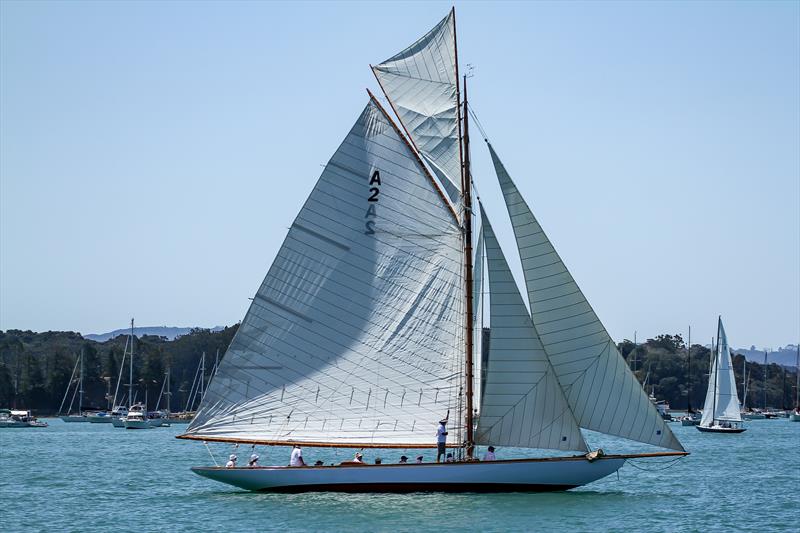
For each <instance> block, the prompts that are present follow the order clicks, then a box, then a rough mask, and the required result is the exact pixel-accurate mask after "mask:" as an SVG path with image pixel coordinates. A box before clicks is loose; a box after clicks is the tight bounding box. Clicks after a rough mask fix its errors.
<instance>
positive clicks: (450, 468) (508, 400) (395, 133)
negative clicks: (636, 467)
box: [179, 10, 686, 492]
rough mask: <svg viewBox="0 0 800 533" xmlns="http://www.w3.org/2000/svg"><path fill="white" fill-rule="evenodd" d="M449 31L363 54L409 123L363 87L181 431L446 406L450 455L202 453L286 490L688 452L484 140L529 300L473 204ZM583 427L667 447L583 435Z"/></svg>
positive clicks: (341, 425)
mask: <svg viewBox="0 0 800 533" xmlns="http://www.w3.org/2000/svg"><path fill="white" fill-rule="evenodd" d="M455 36H456V26H455V11H454V10H453V11H451V12H450V13H449V14H448V16H447V17H445V18H444V19H443V20H442V21H441V22H440V23H439V24H437V25H436V26H435V27H434V28H433V29H432V30H431V31H430V32H428V33H427V34H426V35H425V36H423V37H422V38H421V39H419V40H418V41H417V42H415V43H414V44H413V45H411V46H410V47H408V48H407V49H405V50H403V51H402V52H400V53H398V54H396V55H395V56H393V57H391V58H390V59H388V60H386V61H384V62H382V63H380V64H378V65H376V66H374V67H372V69H373V72H374V74H375V76H376V78H377V80H378V82H379V84H380V86H381V88H382V89H383V91H384V94H385V95H386V98H387V99H388V101H389V103H390V105H391V107H392V109H393V110H394V112H395V114H396V115H397V117H398V118H399V119H400V123H401V124H402V127H403V129H404V131H405V134H404V133H403V132H402V131H401V130H400V128H399V127H398V126H397V125H395V123H394V121H393V119H392V118H391V117H390V115H389V114H388V113H387V111H386V110H385V109H384V108H383V107H382V106H381V104H380V103H379V102H378V100H377V99H376V98H375V97H374V96H373V95H372V93H369V97H370V100H369V102H368V104H367V106H366V108H365V109H364V110H363V111H362V113H361V115H360V116H359V118H358V120H357V121H356V123H355V125H354V126H353V127H352V129H351V130H350V132H349V134H348V135H347V136H346V138H345V139H344V141H343V142H342V144H341V145H340V147H339V148H338V150H337V151H336V152H335V153H334V155H333V157H332V158H331V159H330V161H329V162H328V164H327V165H326V166H325V169H324V170H323V172H322V175H321V176H320V178H319V180H318V182H317V184H316V186H315V187H314V189H313V191H312V192H311V194H310V196H309V197H308V199H307V200H306V203H305V204H304V206H303V208H302V209H301V211H300V213H299V214H298V215H297V218H296V219H295V221H294V223H293V224H292V225H291V227H290V229H289V232H288V234H287V236H286V239H285V240H284V242H283V245H282V246H281V248H280V250H279V252H278V254H277V257H276V258H275V261H274V262H273V264H272V266H271V267H270V269H269V272H268V273H267V275H266V278H265V279H264V281H263V283H262V284H261V286H260V288H259V289H258V291H257V292H256V294H255V296H254V298H253V301H252V304H251V306H250V308H249V310H248V311H247V314H246V315H245V317H244V319H243V320H242V323H241V325H240V327H239V329H238V331H237V333H236V336H235V337H234V339H233V340H232V342H231V345H230V347H229V348H228V351H227V353H226V354H225V356H224V358H223V359H222V361H221V362H220V364H219V368H218V370H217V372H216V374H215V376H214V378H213V380H212V381H211V383H210V385H209V387H208V390H207V392H206V394H205V397H204V398H203V400H202V403H201V405H200V408H199V409H198V412H197V414H196V416H195V418H194V420H193V421H192V423H191V425H190V426H189V427H188V428H187V430H186V433H185V434H183V435H180V436H179V438H183V439H194V440H201V441H216V442H232V443H247V444H251V445H256V444H260V445H302V446H307V447H312V446H318V447H340V448H348V447H349V448H428V447H435V446H436V443H435V442H434V440H435V439H434V437H433V435H435V427H436V421H438V420H439V419H441V418H442V417H444V416H445V414H446V413H449V412H450V411H452V412H454V413H458V415H459V416H457V417H455V418H456V420H454V421H452V422H451V425H450V426H449V429H448V431H449V434H450V435H451V442H449V444H448V445H449V446H450V447H452V448H454V449H455V455H456V461H455V462H452V463H441V464H395V465H386V464H382V465H364V464H341V465H338V466H318V467H284V466H280V467H257V468H249V467H234V468H221V467H196V468H193V470H194V471H195V472H196V473H198V474H200V475H202V476H205V477H209V478H211V479H215V480H218V481H221V482H224V483H229V484H231V485H235V486H238V487H241V488H245V489H249V490H270V491H287V492H297V491H309V490H337V491H356V492H361V491H397V492H408V491H415V490H441V491H463V490H470V491H472V490H478V491H508V490H528V491H534V490H563V489H568V488H572V487H577V486H580V485H584V484H586V483H590V482H592V481H594V480H597V479H599V478H601V477H604V476H606V475H608V474H611V473H613V472H615V471H616V470H618V469H619V468H620V467H622V465H623V464H624V463H625V461H626V459H628V458H631V457H650V456H681V455H686V452H685V451H684V449H683V447H682V446H681V444H680V443H679V442H678V440H677V439H676V438H675V436H674V435H673V434H672V432H671V431H670V430H669V428H668V427H667V425H666V424H665V422H664V421H663V420H662V419H661V417H660V416H659V414H658V412H657V411H656V409H655V408H654V407H653V405H652V404H651V402H650V401H649V399H648V397H647V395H646V394H645V393H644V391H643V390H642V387H641V386H640V385H639V383H638V381H637V380H636V378H635V377H634V375H633V374H632V373H631V371H630V370H629V369H628V367H627V365H626V363H625V361H624V359H623V358H622V357H621V356H620V354H619V352H618V350H617V348H616V345H615V343H614V342H613V340H612V339H611V337H610V336H609V335H608V333H607V332H606V330H605V328H604V327H603V325H602V324H601V323H600V320H599V319H598V317H597V316H596V315H595V313H594V311H593V310H592V308H591V306H590V305H589V303H588V302H587V301H586V299H585V297H584V296H583V293H582V292H581V290H580V289H579V288H578V285H577V283H576V282H575V280H574V279H573V278H572V276H571V274H570V273H569V271H568V270H567V268H566V266H565V265H564V264H563V262H562V261H561V259H560V257H559V256H558V254H557V253H556V251H555V248H554V247H553V246H552V244H551V243H550V241H549V239H548V238H547V236H546V235H545V233H544V231H543V230H542V228H541V226H539V223H538V221H537V220H536V218H535V217H534V215H533V213H532V212H531V210H530V209H529V208H528V206H527V204H526V203H525V201H524V199H523V198H522V196H521V195H520V193H519V191H518V190H517V189H516V186H515V185H514V183H513V181H512V180H511V178H510V176H509V174H508V172H507V171H506V169H505V168H504V166H503V165H502V163H501V162H500V159H499V158H498V156H497V154H496V152H495V150H494V148H493V147H492V146H491V145H489V150H490V153H491V157H492V160H493V162H494V166H495V171H496V174H497V177H498V179H499V181H500V186H501V188H502V190H503V195H504V197H505V201H506V207H507V209H508V212H509V215H510V217H511V222H512V225H513V229H514V233H515V236H516V241H517V248H518V251H519V253H520V257H521V259H522V267H523V271H524V273H525V286H526V289H527V298H528V305H529V308H530V312H529V311H528V308H526V306H525V301H524V299H523V296H522V294H520V292H519V290H518V288H517V286H516V284H515V282H514V279H513V276H512V274H511V270H510V268H509V267H508V264H507V261H506V259H505V256H504V254H503V251H502V250H501V248H500V245H499V243H498V241H497V239H496V237H495V234H494V231H493V228H492V225H491V223H490V222H489V218H488V216H487V214H486V213H485V212H484V210H483V207H482V206H480V205H477V206H473V202H472V192H471V189H472V183H471V182H472V176H471V173H470V146H469V119H468V116H469V112H468V111H469V110H468V107H467V106H468V101H467V91H466V77H465V78H464V79H463V84H464V85H463V99H462V87H461V84H460V83H459V82H460V80H459V76H458V60H457V54H456V38H455ZM478 213H480V223H481V232H480V234H479V238H478V242H477V243H476V252H475V253H473V230H472V226H473V222H475V223H477V222H478V218H477V214H478ZM473 218H475V220H473ZM484 251H485V257H484ZM484 262H485V264H486V267H487V268H486V272H483V266H484ZM473 263H474V265H473ZM484 279H485V281H486V283H487V285H488V295H489V302H488V303H489V321H490V325H491V342H490V345H489V350H488V358H487V366H486V368H483V369H481V371H477V372H476V371H475V370H476V367H477V365H478V363H479V361H480V358H479V357H478V358H473V351H474V346H475V344H476V338H477V337H476V335H475V332H474V329H475V323H476V321H475V316H476V312H475V307H476V304H475V300H477V299H479V297H480V295H481V290H480V288H479V287H478V285H479V284H480V283H483V282H484ZM581 428H586V429H591V430H595V431H600V432H603V433H606V434H611V435H617V436H620V437H624V438H627V439H631V440H634V441H638V442H643V443H648V444H652V445H655V446H659V447H662V448H668V449H671V450H672V451H664V452H657V453H649V454H638V455H605V454H604V453H603V452H602V450H597V451H594V452H591V453H588V452H589V447H588V446H587V444H586V441H585V440H584V437H583V435H582V433H581ZM490 444H491V445H502V446H515V447H528V448H542V449H551V450H559V451H562V452H567V451H574V452H580V453H579V454H578V455H571V456H566V457H546V458H537V459H513V460H499V461H489V462H480V461H477V460H476V458H475V448H476V446H479V445H490Z"/></svg>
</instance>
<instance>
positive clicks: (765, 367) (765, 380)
mask: <svg viewBox="0 0 800 533" xmlns="http://www.w3.org/2000/svg"><path fill="white" fill-rule="evenodd" d="M764 410H765V411H766V410H767V351H766V350H764Z"/></svg>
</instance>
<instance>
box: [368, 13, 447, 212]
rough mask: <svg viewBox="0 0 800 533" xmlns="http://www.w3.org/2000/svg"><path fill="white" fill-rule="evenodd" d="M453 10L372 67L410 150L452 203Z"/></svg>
mask: <svg viewBox="0 0 800 533" xmlns="http://www.w3.org/2000/svg"><path fill="white" fill-rule="evenodd" d="M455 31H456V30H455V11H454V10H451V11H450V14H448V15H447V16H446V17H445V18H444V19H442V21H441V22H439V24H437V25H436V26H435V27H434V28H433V29H432V30H431V31H429V32H428V33H427V34H425V35H424V36H423V37H422V38H421V39H419V40H418V41H417V42H415V43H414V44H412V45H411V46H409V47H408V48H406V49H405V50H403V51H402V52H400V53H398V54H396V55H394V56H392V57H391V58H389V59H387V60H386V61H384V62H382V63H380V64H378V65H375V66H373V67H372V70H373V72H374V73H375V77H376V78H377V79H378V83H379V84H380V86H381V88H382V89H383V91H384V93H385V94H386V97H387V98H388V99H389V102H390V103H391V104H392V107H393V109H394V110H395V112H396V113H397V116H398V117H399V118H400V121H401V122H402V123H403V125H404V126H405V127H406V129H407V131H408V133H409V135H410V136H411V139H412V141H413V142H414V144H415V146H416V147H417V149H418V150H419V152H420V153H421V154H422V156H423V157H424V158H425V160H426V161H427V163H428V164H429V165H430V167H431V168H432V169H433V171H434V172H435V173H436V176H437V178H438V179H439V181H440V182H441V183H442V185H443V186H444V188H445V189H446V190H447V193H448V195H449V196H450V198H451V200H452V201H454V202H455V201H456V200H457V198H458V197H459V189H460V187H459V185H458V184H459V183H460V182H461V156H460V153H459V138H458V78H457V74H456V72H457V67H456V41H455Z"/></svg>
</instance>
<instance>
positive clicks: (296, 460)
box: [289, 444, 306, 466]
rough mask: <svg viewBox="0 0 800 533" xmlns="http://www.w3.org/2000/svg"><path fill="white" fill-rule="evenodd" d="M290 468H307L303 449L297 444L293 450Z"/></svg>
mask: <svg viewBox="0 0 800 533" xmlns="http://www.w3.org/2000/svg"><path fill="white" fill-rule="evenodd" d="M289 466H306V463H305V461H303V449H302V448H300V446H298V445H297V444H295V445H294V448H293V449H292V457H291V459H289Z"/></svg>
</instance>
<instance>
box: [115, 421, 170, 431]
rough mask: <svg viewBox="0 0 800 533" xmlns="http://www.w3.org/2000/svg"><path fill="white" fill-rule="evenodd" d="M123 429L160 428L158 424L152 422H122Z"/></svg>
mask: <svg viewBox="0 0 800 533" xmlns="http://www.w3.org/2000/svg"><path fill="white" fill-rule="evenodd" d="M123 424H124V425H125V429H152V428H155V427H158V426H160V425H161V424H160V423H157V422H154V421H152V420H123Z"/></svg>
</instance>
